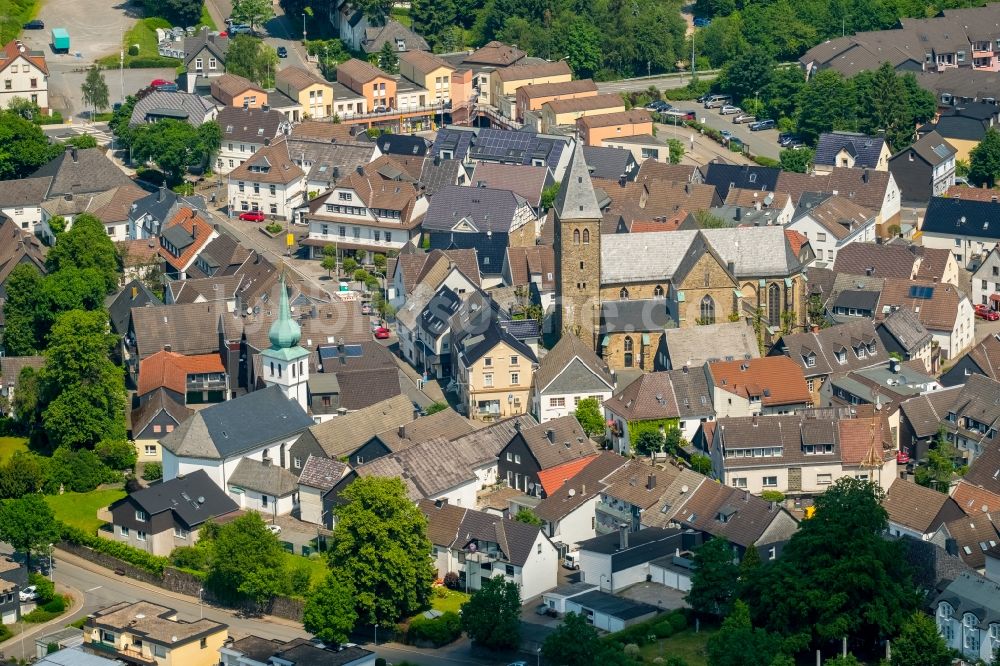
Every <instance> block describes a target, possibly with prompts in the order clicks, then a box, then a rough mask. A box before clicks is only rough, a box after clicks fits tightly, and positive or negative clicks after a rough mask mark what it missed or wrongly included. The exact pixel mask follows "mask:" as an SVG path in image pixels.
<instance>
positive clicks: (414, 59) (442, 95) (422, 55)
mask: <svg viewBox="0 0 1000 666" xmlns="http://www.w3.org/2000/svg"><path fill="white" fill-rule="evenodd" d="M399 73H400V74H401V75H402V76H403V77H405V78H407V79H409V80H410V81H413V82H414V83H416V84H417V85H418V86H420V87H421V88H424V89H425V90H427V92H428V93H429V94H428V95H427V97H428V99H432V100H434V101H435V102H441V101H447V100H449V99H451V75H452V74H454V73H455V68H454V67H452V66H451V65H449V64H448V63H447V62H445V61H444V60H442V59H441V58H439V57H438V56H436V55H434V54H432V53H427V52H426V51H407V52H406V53H400V54H399Z"/></svg>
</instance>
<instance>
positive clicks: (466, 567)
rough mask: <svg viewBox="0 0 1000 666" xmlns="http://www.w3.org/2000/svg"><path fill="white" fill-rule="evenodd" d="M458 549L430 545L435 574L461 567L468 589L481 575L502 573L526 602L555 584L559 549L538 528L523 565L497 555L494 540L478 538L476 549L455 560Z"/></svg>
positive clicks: (477, 584)
mask: <svg viewBox="0 0 1000 666" xmlns="http://www.w3.org/2000/svg"><path fill="white" fill-rule="evenodd" d="M459 553H460V551H458V550H449V549H446V548H439V547H438V546H434V550H433V554H432V555H431V557H432V558H433V559H434V564H435V565H436V566H437V570H438V576H441V577H443V576H444V575H445V574H446V573H448V572H449V571H456V572H463V571H464V572H465V573H466V580H467V581H468V588H469V591H470V592H471V591H473V590H478V589H480V588H481V587H482V581H483V579H484V578H494V577H496V576H502V577H503V578H504V579H506V580H509V581H513V582H515V583H517V585H518V587H520V588H521V601H522V602H526V601H527V600H529V599H533V598H535V597H538V596H540V595H541V594H542V593H543V592H545V591H547V590H551V589H552V588H554V587H555V586H556V585H557V584H558V570H559V551H558V550H556V547H555V546H554V545H553V544H552V542H551V541H549V540H548V538H547V537H546V536H545V535H544V534H542V532H541V531H539V533H538V536H537V537H536V538H535V543H534V544H532V547H531V554H530V555H529V556H528V559H527V561H526V562H525V563H524V566H523V567H520V566H517V565H515V564H511V563H509V562H507V561H505V560H502V559H499V558H498V554H499V550H498V548H497V544H494V543H484V542H480V551H479V552H478V553H475V554H466V555H465V558H464V560H465V561H464V562H462V561H459ZM484 565H486V566H485V567H484Z"/></svg>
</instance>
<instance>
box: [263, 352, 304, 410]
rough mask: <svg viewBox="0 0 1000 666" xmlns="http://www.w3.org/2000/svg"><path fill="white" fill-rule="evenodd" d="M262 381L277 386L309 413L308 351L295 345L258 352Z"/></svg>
mask: <svg viewBox="0 0 1000 666" xmlns="http://www.w3.org/2000/svg"><path fill="white" fill-rule="evenodd" d="M260 356H261V373H262V374H263V379H264V383H265V384H267V385H268V386H277V387H278V388H280V389H281V392H282V393H284V394H285V397H286V398H288V399H289V400H294V401H295V402H297V403H299V405H300V406H301V407H302V411H304V412H306V413H307V414H308V413H309V389H308V384H309V362H308V360H307V358H308V356H309V352H308V351H306V350H305V349H303V348H302V347H299V346H298V345H296V346H295V347H292V348H290V349H279V350H273V349H265V350H263V351H262V352H260Z"/></svg>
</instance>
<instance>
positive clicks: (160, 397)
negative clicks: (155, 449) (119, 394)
mask: <svg viewBox="0 0 1000 666" xmlns="http://www.w3.org/2000/svg"><path fill="white" fill-rule="evenodd" d="M160 412H166V413H167V415H168V416H170V418H172V419H173V420H174V423H175V425H180V424H181V423H183V422H184V421H185V420H187V419H188V418H189V417H190V416H191V414H193V413H194V410H193V409H188V408H187V407H185V406H184V405H182V404H181V403H179V402H177V401H176V400H174V399H173V398H172V397H170V395H169V394H168V393H167V390H166V389H165V388H163V387H160V388H157V389H156V390H154V391H152V392H151V393H149V394H147V395H144V396H143V399H142V403H141V404H140V405H139V406H138V407H136V408H135V409H133V410H132V413H131V422H130V425H129V428H130V430H131V431H132V436H133V437H135V436H136V435H137V434H139V433H141V432H142V431H143V430H145V429H146V426H148V425H149V424H150V422H151V421H152V420H153V417H155V416H156V415H157V414H159V413H160Z"/></svg>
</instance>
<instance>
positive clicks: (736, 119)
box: [733, 113, 757, 125]
mask: <svg viewBox="0 0 1000 666" xmlns="http://www.w3.org/2000/svg"><path fill="white" fill-rule="evenodd" d="M755 120H757V116H751V115H750V114H749V113H738V114H736V115H735V116H733V123H734V124H736V125H739V124H740V123H752V122H753V121H755Z"/></svg>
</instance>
